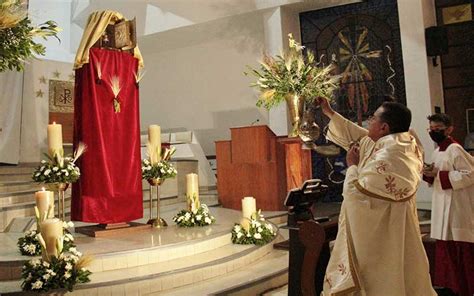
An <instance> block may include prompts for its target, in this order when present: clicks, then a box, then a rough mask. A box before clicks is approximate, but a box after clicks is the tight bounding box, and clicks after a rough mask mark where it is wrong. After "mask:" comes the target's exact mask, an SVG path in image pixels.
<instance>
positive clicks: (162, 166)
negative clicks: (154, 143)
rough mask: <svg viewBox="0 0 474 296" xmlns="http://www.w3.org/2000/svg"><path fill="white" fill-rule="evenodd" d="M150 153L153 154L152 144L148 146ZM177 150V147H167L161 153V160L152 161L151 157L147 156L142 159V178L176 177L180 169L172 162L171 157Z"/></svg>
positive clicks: (162, 178) (163, 178)
mask: <svg viewBox="0 0 474 296" xmlns="http://www.w3.org/2000/svg"><path fill="white" fill-rule="evenodd" d="M148 150H149V152H148V154H149V155H152V152H151V151H150V146H148ZM175 152H176V148H174V147H173V148H171V149H168V148H166V149H165V150H164V151H163V152H162V153H161V160H160V161H158V162H156V163H152V162H151V161H150V159H148V158H145V159H143V160H142V179H145V180H150V179H161V180H165V179H168V178H174V177H175V176H176V175H177V174H178V171H177V170H176V168H175V167H174V166H173V164H171V162H170V158H171V156H172V155H173V154H174V153H175Z"/></svg>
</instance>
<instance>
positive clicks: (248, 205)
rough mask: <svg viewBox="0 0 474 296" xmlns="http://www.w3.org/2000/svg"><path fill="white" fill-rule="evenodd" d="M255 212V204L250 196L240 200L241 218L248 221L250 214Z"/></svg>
mask: <svg viewBox="0 0 474 296" xmlns="http://www.w3.org/2000/svg"><path fill="white" fill-rule="evenodd" d="M256 211H257V203H256V201H255V198H253V197H252V196H246V197H244V198H243V199H242V217H244V218H247V219H250V218H251V217H252V214H253V213H255V212H256Z"/></svg>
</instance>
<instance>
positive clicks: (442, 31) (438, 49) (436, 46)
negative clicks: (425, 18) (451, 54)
mask: <svg viewBox="0 0 474 296" xmlns="http://www.w3.org/2000/svg"><path fill="white" fill-rule="evenodd" d="M425 40H426V53H427V55H428V56H430V57H434V56H440V55H443V54H447V53H448V33H447V32H446V28H445V27H429V28H426V29H425Z"/></svg>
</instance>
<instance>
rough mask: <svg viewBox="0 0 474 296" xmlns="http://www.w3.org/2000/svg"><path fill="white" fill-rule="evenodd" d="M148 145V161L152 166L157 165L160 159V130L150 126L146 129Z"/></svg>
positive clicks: (157, 126) (156, 126)
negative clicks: (149, 149)
mask: <svg viewBox="0 0 474 296" xmlns="http://www.w3.org/2000/svg"><path fill="white" fill-rule="evenodd" d="M148 143H149V144H150V148H151V151H150V161H151V163H152V164H156V163H158V161H160V158H161V128H160V126H159V125H156V124H152V125H150V126H149V127H148Z"/></svg>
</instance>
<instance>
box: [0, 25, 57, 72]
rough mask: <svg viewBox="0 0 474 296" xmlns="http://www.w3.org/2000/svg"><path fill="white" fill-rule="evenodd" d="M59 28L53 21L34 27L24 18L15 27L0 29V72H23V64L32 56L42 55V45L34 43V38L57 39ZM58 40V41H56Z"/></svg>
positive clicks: (44, 50)
mask: <svg viewBox="0 0 474 296" xmlns="http://www.w3.org/2000/svg"><path fill="white" fill-rule="evenodd" d="M58 32H59V28H58V26H57V24H56V23H55V22H53V21H47V22H45V23H43V24H40V25H39V26H38V27H34V26H33V25H32V24H31V21H30V19H29V18H28V17H25V18H24V19H22V20H21V21H20V22H18V23H17V24H16V25H15V26H13V27H10V28H4V29H0V43H1V44H2V46H1V47H0V72H4V71H7V70H16V71H23V70H24V64H25V62H26V61H27V60H29V59H31V58H33V57H34V55H44V54H45V52H46V48H45V47H44V45H42V44H40V43H37V42H35V41H34V40H33V39H34V38H35V37H42V38H43V39H47V37H48V36H53V37H56V38H57V39H58V37H57V33H58ZM58 40H59V39H58Z"/></svg>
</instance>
